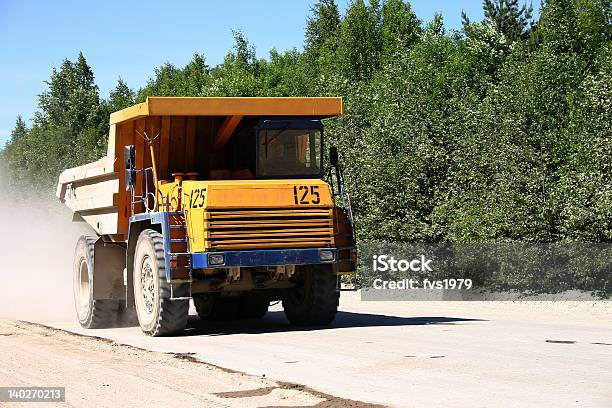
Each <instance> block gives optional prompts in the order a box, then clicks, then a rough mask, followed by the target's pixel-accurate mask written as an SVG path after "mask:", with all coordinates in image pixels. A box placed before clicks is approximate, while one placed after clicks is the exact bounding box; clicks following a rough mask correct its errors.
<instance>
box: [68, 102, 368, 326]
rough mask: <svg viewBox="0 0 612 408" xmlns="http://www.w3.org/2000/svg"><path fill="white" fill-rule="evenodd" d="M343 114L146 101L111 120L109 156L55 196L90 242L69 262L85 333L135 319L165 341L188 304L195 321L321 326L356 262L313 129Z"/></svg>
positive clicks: (182, 322) (345, 215) (76, 174)
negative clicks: (275, 319)
mask: <svg viewBox="0 0 612 408" xmlns="http://www.w3.org/2000/svg"><path fill="white" fill-rule="evenodd" d="M340 114H342V100H341V99H340V98H149V99H148V100H147V101H146V102H145V103H143V104H139V105H135V106H133V107H130V108H127V109H124V110H122V111H119V112H115V113H113V114H112V115H111V118H110V122H111V129H110V134H109V147H108V153H107V156H106V157H105V158H103V159H101V160H99V161H98V162H95V163H90V164H88V165H85V166H81V167H79V168H75V169H69V170H67V171H65V172H64V173H62V175H61V176H60V182H59V185H58V197H59V198H60V200H62V201H63V202H65V203H66V204H67V205H68V206H69V207H70V208H71V209H72V210H73V211H74V213H75V219H77V220H82V221H85V222H87V223H89V224H90V225H91V226H92V227H93V229H94V230H95V231H96V236H91V237H82V238H81V239H80V240H79V243H78V244H77V249H76V253H75V270H74V287H75V304H76V305H77V316H78V318H79V321H80V323H81V325H83V326H84V327H89V328H94V327H108V326H109V325H110V324H112V322H118V321H121V315H129V314H132V315H135V316H136V317H137V319H138V322H139V324H140V326H141V328H142V330H143V331H144V332H145V333H146V334H149V335H153V336H158V335H168V334H175V333H178V332H181V331H182V330H184V329H185V327H186V322H187V314H188V308H189V301H190V299H193V302H194V305H195V308H196V310H197V312H198V315H199V316H200V317H201V318H202V319H234V318H258V317H262V316H264V315H265V313H266V312H267V309H268V306H269V304H270V302H271V301H282V305H283V308H284V311H285V314H286V316H287V319H288V320H289V322H290V323H292V324H297V325H325V324H329V323H330V322H331V321H332V320H333V318H334V316H335V313H336V310H337V307H338V298H339V289H340V280H339V277H340V276H341V275H342V274H352V273H354V270H355V262H356V251H355V239H354V232H353V231H354V227H353V217H352V213H351V207H350V199H349V197H348V194H347V193H346V192H345V189H344V183H343V178H342V172H341V169H340V166H339V163H338V159H337V156H338V155H337V151H336V150H335V148H333V147H330V148H328V149H326V148H325V144H324V136H325V135H324V126H323V122H322V120H323V119H325V118H329V117H333V116H338V115H340ZM326 151H328V152H329V154H327V155H326V154H325V153H326ZM328 157H329V159H330V160H329V161H328V162H327V163H326V159H327V158H328ZM105 199H106V201H105ZM96 200H97V201H98V202H99V203H98V204H96ZM94 253H95V255H94ZM103 312H104V313H103Z"/></svg>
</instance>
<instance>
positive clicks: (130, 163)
mask: <svg viewBox="0 0 612 408" xmlns="http://www.w3.org/2000/svg"><path fill="white" fill-rule="evenodd" d="M123 154H124V156H123V162H124V163H125V189H126V190H130V189H132V188H134V185H135V184H136V170H135V166H136V149H135V148H134V145H129V146H125V149H124V151H123Z"/></svg>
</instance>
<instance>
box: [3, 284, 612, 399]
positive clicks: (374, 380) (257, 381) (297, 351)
mask: <svg viewBox="0 0 612 408" xmlns="http://www.w3.org/2000/svg"><path fill="white" fill-rule="evenodd" d="M341 310H342V311H341V312H340V313H339V315H338V318H337V319H336V321H335V323H334V324H333V326H332V327H331V328H326V329H313V330H305V329H292V328H291V327H290V326H288V325H287V323H286V321H285V319H284V317H283V314H282V312H281V311H280V309H279V308H278V306H277V307H275V308H274V309H273V311H272V312H270V313H269V314H268V316H266V318H264V319H263V320H261V321H242V322H234V323H231V324H230V323H224V324H221V323H217V324H213V325H210V324H203V322H201V321H200V320H199V319H197V318H196V317H193V318H192V319H191V320H190V323H189V329H188V331H187V333H186V335H185V336H183V337H174V338H149V337H146V336H144V335H143V334H142V333H141V332H140V329H138V328H122V329H112V330H95V331H85V330H82V329H80V328H78V327H76V326H75V324H74V323H73V322H70V321H46V322H44V323H45V324H49V325H52V326H54V327H58V328H61V329H64V330H70V331H74V332H76V333H83V334H87V335H95V336H100V337H102V338H106V339H111V340H113V341H115V342H117V343H120V344H129V345H132V346H135V347H138V348H142V349H145V350H151V351H156V352H162V353H179V355H182V356H185V355H187V356H189V358H190V359H197V360H200V361H205V362H207V363H212V364H215V365H217V366H220V367H224V368H229V369H233V370H239V371H242V372H246V373H249V374H251V375H252V376H249V375H242V374H237V373H228V372H226V371H223V370H220V369H217V368H214V367H210V366H208V365H202V364H199V365H198V364H196V363H193V362H191V361H184V360H180V359H177V358H175V357H174V355H173V354H161V353H159V354H158V353H148V352H145V351H141V350H138V349H133V348H127V349H125V348H122V347H120V346H117V345H113V344H112V343H106V342H100V341H95V343H94V344H95V346H92V345H91V344H90V341H89V340H87V339H83V338H78V337H75V339H76V340H74V339H73V340H70V341H66V340H64V337H66V336H68V335H66V334H58V333H57V332H54V333H53V334H52V335H50V336H47V335H45V333H44V330H43V329H40V328H37V329H35V330H33V333H29V332H30V331H31V330H32V329H30V328H24V325H21V326H20V327H21V328H18V329H17V332H18V334H16V335H15V334H12V335H11V334H10V333H11V332H12V329H11V327H10V326H6V325H7V323H4V326H2V333H7V332H8V333H9V335H8V336H7V335H5V336H0V350H3V356H2V357H1V358H0V360H1V364H2V365H0V383H3V384H6V383H7V381H8V382H9V383H10V384H11V385H21V384H24V383H32V384H36V385H41V384H55V385H62V384H64V385H66V386H67V393H68V395H73V396H74V398H75V399H73V400H72V401H70V402H71V403H72V404H73V405H76V406H87V405H90V404H89V403H88V402H90V401H96V402H99V401H105V399H106V398H110V397H109V396H110V395H113V396H114V397H113V398H117V399H119V400H120V401H121V402H122V405H123V406H128V407H129V406H138V405H142V402H143V401H144V400H147V401H161V402H163V403H164V404H170V405H173V404H174V403H179V402H181V401H184V402H185V404H186V405H185V404H184V405H181V406H189V405H190V404H192V405H193V404H194V403H195V402H199V403H200V406H202V404H204V405H211V406H217V405H221V406H233V404H234V405H240V406H244V407H246V406H266V405H301V406H304V405H316V404H319V403H322V404H329V405H330V406H337V405H340V404H350V402H346V401H344V402H343V401H341V400H333V402H330V399H332V397H326V396H317V394H316V392H315V393H314V394H313V393H311V392H307V391H303V390H299V389H291V388H289V389H288V388H287V387H285V386H283V385H282V384H281V385H279V383H278V382H276V381H272V380H269V379H270V378H273V379H275V380H280V381H287V382H292V383H299V384H305V385H307V386H309V387H312V388H313V389H316V390H318V391H321V392H324V393H327V394H331V395H336V396H338V397H342V398H348V399H352V400H359V401H368V402H375V403H380V404H386V405H395V406H407V407H413V406H414V407H431V406H434V407H435V406H439V407H465V406H470V407H492V406H495V407H501V406H507V407H517V406H520V407H530V406H533V407H555V408H559V407H610V406H612V387H611V386H610V384H612V320H611V316H612V307H611V304H610V303H609V302H608V303H596V304H591V303H587V302H574V303H572V302H559V303H551V302H531V303H502V302H489V303H484V302H412V303H408V302H404V303H402V302H361V301H360V300H359V298H358V297H357V296H355V295H354V294H349V295H348V296H344V297H343V299H342V301H341ZM60 337H61V340H58V338H60ZM26 340H27V341H26ZM49 341H52V344H47V343H48V342H49ZM28 342H30V343H28ZM6 350H10V354H7V353H5V351H6ZM55 353H59V354H57V356H56V354H55ZM22 355H23V356H24V357H23V360H22V357H21V356H22ZM7 361H8V365H7V364H5V362H7ZM7 367H8V368H7ZM58 367H60V368H58ZM56 370H60V371H59V372H60V374H57V376H56V377H53V375H56V374H53V373H54V372H56ZM66 375H67V377H64V376H66ZM263 375H265V378H264V377H262V376H263ZM63 378H66V380H62V379H63ZM9 380H10V381H9ZM11 381H12V382H11ZM15 381H18V382H17V383H16V384H15ZM249 390H257V391H249ZM268 390H270V391H269V392H268ZM111 391H112V392H111ZM242 391H248V392H247V393H245V394H240V392H242ZM236 392H238V394H235V393H236ZM219 393H221V394H219ZM222 393H234V394H222ZM249 393H255V395H252V396H247V395H250V394H249ZM259 393H265V395H261V396H257V395H259ZM224 395H225V396H224ZM227 395H232V396H235V395H238V396H239V397H237V398H226V396H227ZM139 403H140V404H139ZM215 404H216V405H215ZM110 405H113V404H110Z"/></svg>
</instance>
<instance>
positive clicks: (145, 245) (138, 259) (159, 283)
mask: <svg viewBox="0 0 612 408" xmlns="http://www.w3.org/2000/svg"><path fill="white" fill-rule="evenodd" d="M170 296H171V293H170V283H168V282H167V281H166V262H165V253H164V240H163V237H162V235H161V234H160V233H159V232H157V231H154V230H151V229H146V230H144V231H142V233H141V234H140V236H139V237H138V242H137V243H136V253H135V256H134V301H135V304H136V313H137V315H138V322H139V324H140V328H141V329H142V331H143V332H145V333H146V334H148V335H150V336H167V335H172V334H177V333H180V332H182V331H183V330H184V329H185V327H186V326H187V318H188V315H189V300H184V299H170Z"/></svg>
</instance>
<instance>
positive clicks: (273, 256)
mask: <svg viewBox="0 0 612 408" xmlns="http://www.w3.org/2000/svg"><path fill="white" fill-rule="evenodd" d="M326 251H327V252H332V253H333V257H332V259H326V260H322V259H321V258H322V256H321V252H324V253H325V252H326ZM337 252H338V251H337V249H336V248H300V249H263V250H247V251H222V252H198V253H195V254H192V255H191V262H192V267H193V268H195V269H201V268H235V267H249V266H278V265H312V264H334V263H337V262H338V253H337ZM220 254H223V261H224V262H223V264H215V265H211V264H210V262H209V258H210V255H220ZM323 258H325V257H323Z"/></svg>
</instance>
